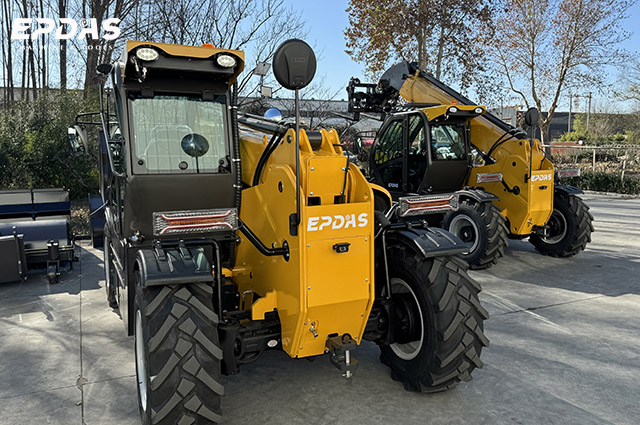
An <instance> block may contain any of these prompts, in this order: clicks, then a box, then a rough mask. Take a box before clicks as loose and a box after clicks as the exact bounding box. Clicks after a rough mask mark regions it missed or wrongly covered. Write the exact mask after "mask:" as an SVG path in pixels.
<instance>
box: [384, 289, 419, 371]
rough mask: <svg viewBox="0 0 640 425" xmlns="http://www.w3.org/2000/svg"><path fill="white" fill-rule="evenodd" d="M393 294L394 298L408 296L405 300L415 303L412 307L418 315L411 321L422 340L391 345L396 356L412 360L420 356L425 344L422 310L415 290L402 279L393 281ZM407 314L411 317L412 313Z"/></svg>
mask: <svg viewBox="0 0 640 425" xmlns="http://www.w3.org/2000/svg"><path fill="white" fill-rule="evenodd" d="M391 294H392V298H393V297H394V296H397V295H400V294H403V295H406V297H405V298H404V300H405V301H407V300H410V301H411V302H413V306H412V307H413V308H414V309H415V310H417V313H418V314H416V315H413V316H417V318H416V317H412V318H411V319H412V320H410V321H411V322H413V326H416V325H417V326H418V328H417V329H416V332H417V333H419V335H420V338H418V339H416V340H413V341H409V342H405V343H398V342H394V343H393V344H391V345H389V347H390V348H391V350H392V351H393V352H394V353H395V355H396V356H398V357H400V358H401V359H402V360H412V359H414V358H415V357H416V356H417V355H418V353H419V352H420V350H421V349H422V345H423V343H424V318H423V315H422V308H421V307H420V302H419V301H418V297H417V296H416V293H415V292H414V291H413V289H411V287H410V286H409V284H408V283H407V282H405V281H404V280H402V279H399V278H395V277H394V278H392V279H391ZM407 313H409V315H411V314H410V312H407ZM416 319H417V320H416Z"/></svg>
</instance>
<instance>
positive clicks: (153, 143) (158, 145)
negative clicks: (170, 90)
mask: <svg viewBox="0 0 640 425" xmlns="http://www.w3.org/2000/svg"><path fill="white" fill-rule="evenodd" d="M129 98H130V100H131V113H132V127H133V140H134V141H133V146H134V155H135V157H136V158H135V159H134V161H133V162H134V170H135V172H136V173H137V174H160V173H163V174H165V173H181V174H182V173H219V172H226V168H225V167H222V166H221V165H222V164H226V159H225V158H226V155H227V148H226V143H225V124H224V123H225V114H224V111H225V103H224V98H220V99H219V100H211V101H203V100H202V99H199V98H193V97H179V96H155V97H154V98H151V99H149V98H141V97H137V96H134V95H130V96H129Z"/></svg>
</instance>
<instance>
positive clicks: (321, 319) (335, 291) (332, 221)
mask: <svg viewBox="0 0 640 425" xmlns="http://www.w3.org/2000/svg"><path fill="white" fill-rule="evenodd" d="M322 136H323V142H322V145H321V146H320V148H319V149H318V150H315V151H314V150H313V149H312V147H311V144H310V143H309V140H308V138H307V136H306V133H305V132H304V131H301V132H300V152H301V154H300V156H301V158H300V164H301V180H300V181H301V183H302V184H301V193H302V196H301V199H302V204H301V223H300V225H299V227H298V234H297V236H291V235H290V234H289V216H290V214H292V213H294V212H295V210H296V190H295V189H296V188H295V181H296V178H295V150H294V145H293V143H294V142H295V132H294V131H293V130H289V132H288V133H287V134H286V135H285V136H284V138H283V141H282V142H281V143H280V145H279V146H278V148H276V150H275V151H274V153H273V154H272V155H271V158H270V160H269V161H268V162H267V165H266V167H265V169H264V171H263V173H262V175H261V179H260V183H259V184H258V185H257V186H254V187H250V188H247V189H244V190H243V192H242V207H241V211H240V218H241V219H242V220H243V221H244V222H245V223H246V224H247V226H248V227H249V228H250V229H251V230H252V231H253V232H254V233H255V234H256V235H257V236H258V237H259V238H260V240H262V241H263V242H264V243H265V244H266V245H267V246H273V247H280V246H283V244H284V242H285V241H286V242H287V244H288V245H289V249H290V258H289V260H288V261H287V260H285V259H284V258H283V257H282V256H277V257H266V256H264V255H263V254H261V253H260V252H258V250H257V249H256V248H255V247H254V246H253V245H252V244H251V243H250V242H249V241H248V240H246V238H244V237H243V236H242V235H241V243H240V244H239V245H238V250H237V258H238V260H237V262H236V263H237V264H236V267H235V268H234V273H233V280H234V281H235V283H237V284H238V289H239V291H240V293H244V291H253V292H255V294H257V296H258V297H262V298H258V299H257V301H255V303H254V304H253V311H252V314H253V317H254V318H255V319H260V318H262V317H264V313H266V312H267V311H271V310H272V309H274V308H275V309H276V310H277V312H278V316H279V318H280V323H281V330H282V347H283V349H284V351H286V352H287V353H288V354H289V355H290V356H291V357H306V356H313V355H318V354H323V353H324V350H325V344H326V339H327V336H328V335H330V334H338V335H343V334H345V333H348V334H350V335H351V336H352V337H353V338H354V339H355V340H356V342H358V343H359V342H360V340H361V339H362V334H363V332H364V328H365V325H366V322H367V319H368V317H369V313H370V311H371V307H372V304H373V299H374V282H373V274H374V241H373V236H374V235H373V230H374V227H373V193H372V190H371V187H370V186H369V184H368V182H367V181H366V179H365V178H364V176H363V175H362V173H361V172H360V170H359V169H358V168H357V167H355V166H351V167H350V168H349V170H348V171H346V176H345V167H346V165H347V162H346V157H345V156H344V155H343V153H342V149H341V148H340V147H335V146H334V145H336V144H339V140H338V137H337V133H336V132H335V131H329V132H327V131H324V130H322ZM290 141H291V142H290ZM267 142H268V139H267V137H266V136H265V135H263V134H260V133H258V132H253V131H251V130H247V129H245V128H242V131H241V152H242V155H243V156H242V159H243V164H242V167H243V181H244V182H245V183H246V184H251V182H252V180H253V173H254V171H255V167H256V164H257V161H258V159H259V158H260V155H261V154H262V151H263V150H264V148H265V147H266V145H267ZM345 177H346V183H345ZM343 189H344V197H342V196H341V193H342V192H343ZM314 198H315V199H314ZM343 198H344V201H345V202H344V203H341V200H342V199H343ZM309 199H311V200H312V201H313V202H311V204H312V205H307V204H308V203H309V202H308V201H309ZM318 200H319V201H320V205H316V204H317V203H318ZM344 243H348V244H350V245H349V250H348V252H345V253H338V252H336V250H334V248H333V247H334V245H336V244H344Z"/></svg>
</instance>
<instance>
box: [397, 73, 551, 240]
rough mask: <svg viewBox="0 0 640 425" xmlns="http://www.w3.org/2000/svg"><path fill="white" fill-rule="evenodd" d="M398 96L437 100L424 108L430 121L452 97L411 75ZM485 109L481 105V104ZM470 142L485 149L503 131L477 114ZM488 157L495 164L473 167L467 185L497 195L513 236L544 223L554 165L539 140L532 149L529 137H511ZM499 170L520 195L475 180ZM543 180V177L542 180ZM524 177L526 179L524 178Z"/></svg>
mask: <svg viewBox="0 0 640 425" xmlns="http://www.w3.org/2000/svg"><path fill="white" fill-rule="evenodd" d="M400 95H401V96H402V97H403V98H404V99H406V100H407V101H408V102H417V103H437V104H440V105H441V106H435V107H431V108H425V109H423V111H424V112H425V113H426V114H427V117H428V118H429V120H431V119H434V118H436V117H438V116H440V115H442V114H444V113H445V111H446V109H447V108H449V107H451V104H452V101H453V100H454V99H453V98H452V97H451V96H449V95H448V94H447V93H445V92H443V91H442V90H440V89H438V88H437V87H435V86H433V85H432V84H431V83H429V81H428V80H426V79H423V78H420V77H419V76H417V75H413V76H411V77H409V78H407V80H406V81H405V83H404V85H403V86H402V88H401V89H400ZM455 106H456V107H457V108H459V109H473V108H476V107H477V106H476V105H455ZM482 108H483V109H484V107H483V106H482ZM470 123H471V131H470V138H471V143H472V144H473V145H474V146H477V147H478V148H479V149H481V150H483V151H484V152H488V151H489V149H491V146H492V145H493V144H494V143H495V142H496V141H498V140H499V139H500V138H501V137H502V136H503V135H504V130H502V129H501V128H499V127H498V126H496V125H495V124H493V123H492V122H490V121H489V120H488V119H486V118H484V117H482V116H478V117H476V118H472V119H471V120H470ZM491 156H492V157H493V158H494V159H495V160H496V163H495V164H489V165H482V166H477V167H474V168H473V169H472V171H471V173H470V175H469V179H468V180H467V185H468V186H475V187H482V188H484V189H485V190H487V191H488V192H491V193H493V194H494V195H496V196H498V197H499V198H500V200H499V201H495V202H494V203H495V204H496V205H497V206H498V207H499V208H500V209H501V210H502V214H503V215H504V216H505V217H506V218H507V220H508V221H509V226H510V229H509V230H510V232H511V233H513V234H516V235H528V234H531V233H532V231H533V230H532V229H533V226H543V225H545V224H546V223H547V221H548V220H549V218H550V217H551V212H552V211H553V191H554V188H553V185H554V181H553V178H554V169H553V164H551V162H550V161H549V160H548V159H547V158H546V157H545V155H544V152H543V150H542V147H541V145H540V142H539V141H538V140H535V141H534V145H533V152H531V149H530V147H529V141H528V140H516V139H510V140H509V141H508V142H506V143H502V144H501V145H500V146H499V147H497V148H496V149H495V150H494V151H493V153H492V154H491ZM531 158H533V161H532V162H531V164H532V173H531V174H532V178H531V179H528V178H527V176H528V174H529V163H530V159H531ZM495 172H501V173H502V176H503V180H504V182H505V183H507V185H508V186H509V187H510V188H513V187H515V186H517V187H518V189H519V194H518V195H516V194H515V193H510V192H508V191H507V190H506V189H505V187H504V186H503V184H502V183H500V182H498V183H482V184H479V183H477V175H478V174H479V173H495ZM542 179H544V180H542ZM525 180H526V181H525Z"/></svg>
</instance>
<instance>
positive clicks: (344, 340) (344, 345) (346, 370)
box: [327, 334, 358, 379]
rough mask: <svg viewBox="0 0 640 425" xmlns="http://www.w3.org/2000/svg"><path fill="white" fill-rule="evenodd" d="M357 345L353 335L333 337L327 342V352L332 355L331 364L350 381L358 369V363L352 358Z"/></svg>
mask: <svg viewBox="0 0 640 425" xmlns="http://www.w3.org/2000/svg"><path fill="white" fill-rule="evenodd" d="M355 348H356V344H355V343H354V342H353V339H352V338H351V335H349V334H344V335H342V336H333V337H330V338H329V339H328V340H327V350H329V353H330V354H331V364H332V365H334V366H335V367H337V368H338V369H340V371H341V372H342V376H344V377H345V378H347V379H349V378H351V377H352V376H353V373H354V372H355V371H356V369H357V368H358V361H357V360H356V359H355V358H353V357H352V356H351V351H352V350H355Z"/></svg>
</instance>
